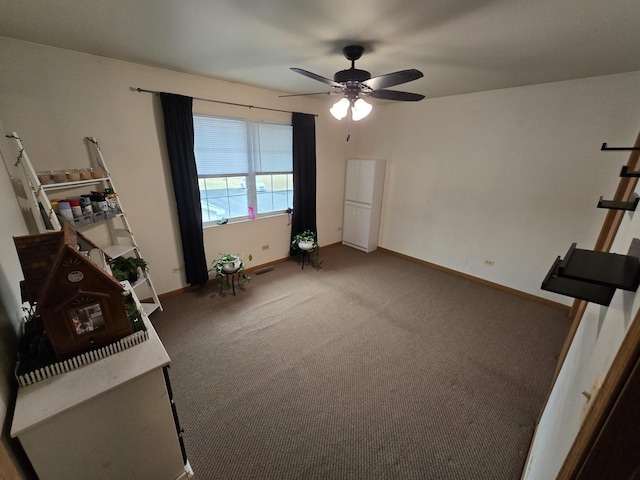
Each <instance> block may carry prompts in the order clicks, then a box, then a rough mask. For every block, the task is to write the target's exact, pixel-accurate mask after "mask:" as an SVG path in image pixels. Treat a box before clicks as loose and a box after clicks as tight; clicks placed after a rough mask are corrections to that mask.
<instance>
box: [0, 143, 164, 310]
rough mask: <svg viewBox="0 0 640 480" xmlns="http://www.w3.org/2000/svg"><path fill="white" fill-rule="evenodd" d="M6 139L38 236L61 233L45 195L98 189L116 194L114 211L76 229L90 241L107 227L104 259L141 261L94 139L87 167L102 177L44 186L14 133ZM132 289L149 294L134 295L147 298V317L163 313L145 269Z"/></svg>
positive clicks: (56, 217) (76, 222)
mask: <svg viewBox="0 0 640 480" xmlns="http://www.w3.org/2000/svg"><path fill="white" fill-rule="evenodd" d="M7 137H8V138H9V139H12V140H14V141H15V144H16V146H17V149H18V156H17V160H16V166H19V167H21V168H19V169H18V172H19V175H20V180H21V182H22V187H23V190H24V195H25V196H26V199H27V205H28V208H29V210H30V211H31V214H32V216H33V219H34V221H35V224H36V226H37V228H38V232H39V233H45V232H47V231H51V230H60V228H61V224H60V218H59V217H58V216H57V215H56V213H55V211H54V210H53V208H52V207H51V200H50V198H49V194H48V193H49V192H53V191H65V190H66V191H72V190H73V191H82V190H84V191H85V193H88V192H90V191H92V190H91V189H92V187H93V190H94V191H95V189H96V187H99V188H101V189H102V190H107V189H111V190H112V191H113V192H114V193H115V194H116V195H115V202H116V206H115V208H112V209H110V211H109V213H108V214H105V215H104V216H102V217H101V218H97V219H96V220H95V221H90V222H86V221H84V220H81V219H77V220H74V223H75V226H76V228H77V229H78V230H79V231H81V232H82V233H83V234H85V235H87V236H89V237H90V235H89V230H91V229H92V228H95V227H97V226H98V225H101V224H106V226H107V228H108V232H109V238H110V244H109V245H106V246H101V245H98V246H99V247H100V249H101V250H102V251H103V252H104V254H105V255H106V256H107V257H110V258H117V257H122V256H135V257H137V258H142V255H141V253H140V249H139V247H138V245H137V243H136V240H135V238H134V236H133V231H132V230H131V227H130V226H129V221H128V220H127V216H126V215H125V210H124V208H123V206H122V202H121V200H120V197H119V196H118V195H117V190H116V188H115V186H114V184H113V180H112V178H111V175H110V174H109V170H108V168H107V166H106V164H105V161H104V158H103V156H102V152H101V150H100V146H99V145H98V142H97V140H96V139H95V137H87V138H86V140H87V143H88V146H89V151H90V152H91V165H90V166H91V168H94V169H95V170H97V171H103V172H104V176H103V177H101V178H92V179H90V180H80V181H74V182H59V183H49V184H43V183H41V182H40V179H39V178H38V174H37V173H36V171H35V169H34V168H33V165H32V163H31V161H30V159H29V156H28V155H27V152H26V150H25V148H24V145H23V144H22V140H21V139H20V137H19V136H18V134H17V133H16V132H13V133H12V134H11V135H7ZM94 217H100V215H94ZM132 286H133V288H134V289H138V288H139V287H143V286H145V287H146V289H147V290H148V292H147V294H146V295H141V294H140V293H139V292H137V293H138V296H139V297H143V298H146V297H150V301H145V302H142V307H143V310H144V312H145V313H146V314H147V315H150V314H151V313H152V312H154V311H155V310H157V309H160V310H162V305H161V303H160V299H159V298H158V294H157V293H156V289H155V287H154V286H153V282H152V281H151V276H150V275H149V271H148V270H147V269H145V270H144V271H143V272H142V276H141V277H140V279H139V280H138V281H137V282H135V283H134V284H133V285H132Z"/></svg>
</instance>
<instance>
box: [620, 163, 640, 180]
mask: <svg viewBox="0 0 640 480" xmlns="http://www.w3.org/2000/svg"><path fill="white" fill-rule="evenodd" d="M620 176H621V177H640V172H632V171H629V167H628V166H627V165H624V166H623V167H622V170H621V171H620Z"/></svg>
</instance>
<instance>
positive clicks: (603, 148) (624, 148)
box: [600, 143, 640, 151]
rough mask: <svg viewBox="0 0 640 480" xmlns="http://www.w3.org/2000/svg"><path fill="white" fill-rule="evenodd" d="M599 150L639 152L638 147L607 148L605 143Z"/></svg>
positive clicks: (639, 148)
mask: <svg viewBox="0 0 640 480" xmlns="http://www.w3.org/2000/svg"><path fill="white" fill-rule="evenodd" d="M600 150H617V151H620V150H624V151H629V150H640V147H608V146H607V144H606V143H603V144H602V147H600Z"/></svg>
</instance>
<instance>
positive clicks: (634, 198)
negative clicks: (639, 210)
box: [598, 193, 640, 212]
mask: <svg viewBox="0 0 640 480" xmlns="http://www.w3.org/2000/svg"><path fill="white" fill-rule="evenodd" d="M639 200H640V197H638V194H637V193H633V194H632V195H631V197H630V198H629V200H628V201H626V202H625V201H622V200H603V199H602V197H600V201H599V202H598V208H608V209H610V210H628V211H631V212H633V211H635V209H636V207H637V206H638V201H639Z"/></svg>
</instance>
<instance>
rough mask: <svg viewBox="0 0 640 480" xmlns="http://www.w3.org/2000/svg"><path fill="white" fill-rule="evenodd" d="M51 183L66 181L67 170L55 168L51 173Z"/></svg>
mask: <svg viewBox="0 0 640 480" xmlns="http://www.w3.org/2000/svg"><path fill="white" fill-rule="evenodd" d="M51 179H52V180H53V183H64V182H66V181H67V172H66V171H65V170H56V171H55V172H53V173H52V174H51Z"/></svg>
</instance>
